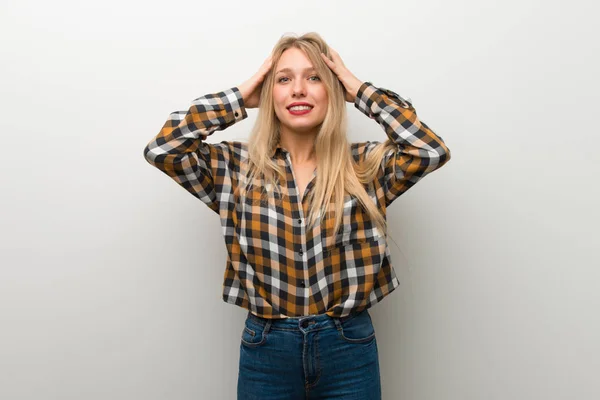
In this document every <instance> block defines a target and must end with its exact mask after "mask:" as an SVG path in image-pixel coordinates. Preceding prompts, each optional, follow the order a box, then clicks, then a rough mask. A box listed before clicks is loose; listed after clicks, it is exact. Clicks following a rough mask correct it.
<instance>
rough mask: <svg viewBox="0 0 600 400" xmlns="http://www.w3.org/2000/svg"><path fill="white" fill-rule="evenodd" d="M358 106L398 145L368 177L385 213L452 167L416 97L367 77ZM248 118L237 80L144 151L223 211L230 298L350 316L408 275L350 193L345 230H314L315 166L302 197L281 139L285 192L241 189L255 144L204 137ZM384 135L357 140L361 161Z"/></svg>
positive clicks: (278, 313)
mask: <svg viewBox="0 0 600 400" xmlns="http://www.w3.org/2000/svg"><path fill="white" fill-rule="evenodd" d="M354 105H355V107H356V108H357V109H358V110H360V111H361V112H362V113H364V114H365V115H366V116H368V117H370V118H372V119H374V120H375V121H377V123H378V124H379V125H380V126H381V127H382V128H383V130H384V131H385V133H386V135H387V136H388V137H389V138H390V139H391V140H392V141H393V142H394V143H396V144H397V148H396V149H394V150H393V151H389V152H388V153H387V154H386V155H385V157H384V158H383V160H382V162H381V165H380V168H379V171H378V173H377V176H376V177H375V179H374V180H373V182H372V183H370V184H368V185H367V187H368V188H369V190H368V191H367V193H368V194H369V195H370V197H371V199H372V200H373V202H374V203H375V204H376V205H377V207H378V209H379V210H380V211H381V212H382V213H383V214H384V215H385V212H386V208H387V207H388V206H389V205H390V204H391V203H392V202H393V201H394V200H395V199H396V198H398V196H400V195H401V194H403V193H404V192H406V191H407V190H408V189H410V188H411V187H412V186H413V185H414V184H415V183H417V182H418V181H419V180H420V179H422V178H423V177H424V176H425V175H427V174H428V173H430V172H432V171H435V170H436V169H438V168H440V167H441V166H442V165H444V164H445V163H446V162H447V161H448V160H449V159H450V151H449V149H448V147H446V145H445V143H444V141H443V140H442V138H441V137H440V136H438V135H436V134H435V133H434V132H433V131H432V130H431V129H430V128H429V127H428V126H427V125H426V124H425V123H424V122H423V121H420V120H419V119H418V118H417V114H416V111H415V109H414V107H413V105H412V103H411V101H410V99H404V98H402V97H401V96H399V95H398V94H396V93H394V92H392V91H391V90H387V89H383V88H377V87H375V86H373V85H372V84H371V83H370V82H365V83H363V84H362V85H361V87H360V88H359V90H358V95H357V97H356V100H355V103H354ZM246 117H247V113H246V110H245V108H244V102H243V98H242V96H241V94H240V92H239V90H238V88H237V87H233V88H231V89H228V90H225V91H223V92H219V93H214V94H207V95H205V96H202V97H199V98H197V99H196V100H194V101H193V102H192V105H191V107H190V108H189V109H188V110H187V111H178V112H173V113H171V115H170V116H169V118H168V119H167V121H166V123H165V124H164V126H163V127H162V129H161V131H160V132H159V133H158V135H157V136H156V137H155V138H153V139H152V140H151V141H150V142H149V143H148V144H147V146H146V147H145V149H144V157H145V159H146V160H147V161H148V162H149V163H150V164H151V165H153V166H155V167H156V168H158V169H159V170H161V171H163V172H164V173H165V174H167V175H168V176H170V177H171V178H172V179H173V180H175V182H177V183H178V184H179V185H181V186H182V187H183V188H185V189H186V190H187V191H189V192H190V193H191V194H192V195H194V196H195V197H197V198H198V199H200V200H201V201H202V202H204V203H205V204H206V205H207V206H208V207H210V209H211V210H213V211H214V212H215V213H218V214H219V216H220V220H221V226H222V234H223V236H224V238H225V243H226V247H227V263H226V268H225V274H224V282H223V300H224V301H225V302H227V303H231V304H236V305H238V306H240V307H243V308H245V309H247V310H249V311H250V312H252V313H253V314H255V315H257V316H260V317H264V318H286V317H298V316H306V315H315V314H323V313H326V314H328V315H329V316H331V317H345V316H347V315H349V314H351V313H354V312H359V311H362V310H363V309H366V308H369V307H371V306H372V305H374V304H376V303H378V302H379V301H381V300H382V299H383V298H384V297H385V296H387V295H388V294H389V293H391V292H392V291H393V290H394V289H395V288H396V287H398V285H399V282H398V279H397V277H396V275H395V272H394V269H393V267H392V265H391V263H390V252H389V248H388V244H387V240H386V235H385V233H381V232H379V231H378V230H377V228H376V226H375V223H374V222H372V221H371V219H370V218H369V216H368V214H367V213H366V211H365V210H364V209H363V208H362V206H361V205H360V203H359V202H358V201H357V198H355V197H354V196H349V195H346V198H345V200H344V212H343V216H342V226H341V228H340V231H338V233H337V234H336V235H332V234H331V232H333V219H332V218H324V222H323V223H322V224H320V223H317V224H316V225H315V227H314V228H310V229H309V228H308V227H307V225H306V222H307V220H306V217H307V215H308V207H309V204H308V200H307V198H308V196H306V194H307V193H309V191H311V190H313V189H314V184H315V177H316V170H315V172H314V174H313V179H312V180H311V181H310V182H309V183H308V186H307V187H306V190H305V193H304V195H302V194H301V193H299V191H298V188H297V185H296V182H295V179H294V175H293V170H292V163H291V158H290V154H289V153H288V152H287V151H286V149H285V148H283V147H281V146H278V147H277V148H276V149H275V150H274V151H273V152H272V153H271V154H270V156H271V157H272V158H273V159H274V160H275V162H276V163H278V164H279V165H281V166H283V167H284V168H285V171H286V182H285V184H284V185H283V187H282V188H281V189H282V190H281V195H277V194H273V193H272V191H271V194H270V195H269V196H270V197H269V198H268V201H266V200H264V199H263V200H262V201H260V199H259V197H258V196H259V194H258V191H252V190H251V191H249V192H248V193H247V194H246V195H243V196H241V195H238V194H237V193H234V192H235V189H236V187H237V185H238V182H240V183H242V182H244V181H243V179H244V177H245V176H246V174H247V172H248V171H247V163H245V162H244V161H247V158H248V147H247V144H246V143H243V142H237V141H230V142H227V141H222V142H220V143H214V144H209V143H207V142H206V141H205V139H206V138H207V137H208V136H210V135H212V134H213V133H214V132H215V131H218V130H223V129H225V128H227V127H229V126H231V125H233V124H235V123H237V122H239V121H242V120H243V119H245V118H246ZM377 143H378V142H375V141H366V142H361V143H352V144H351V145H350V146H351V152H352V156H353V157H354V159H355V160H356V162H358V163H360V162H361V161H363V160H364V159H365V156H366V155H367V154H368V153H369V151H371V150H372V149H373V148H374V147H375V145H376V144H377ZM394 166H395V169H394ZM319 222H320V221H319ZM321 225H322V226H321Z"/></svg>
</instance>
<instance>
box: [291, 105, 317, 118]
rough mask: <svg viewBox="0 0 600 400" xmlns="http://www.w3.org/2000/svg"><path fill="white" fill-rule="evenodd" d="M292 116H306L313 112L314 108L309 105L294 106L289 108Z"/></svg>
mask: <svg viewBox="0 0 600 400" xmlns="http://www.w3.org/2000/svg"><path fill="white" fill-rule="evenodd" d="M287 109H288V111H289V113H290V114H292V115H305V114H308V113H309V112H311V111H312V109H313V106H311V105H310V104H307V103H303V104H294V105H292V106H290V107H288V108H287Z"/></svg>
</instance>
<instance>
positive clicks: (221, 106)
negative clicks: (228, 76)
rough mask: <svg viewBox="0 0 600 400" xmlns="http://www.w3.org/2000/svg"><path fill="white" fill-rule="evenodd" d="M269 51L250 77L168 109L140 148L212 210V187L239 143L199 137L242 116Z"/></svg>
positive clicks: (255, 97)
mask: <svg viewBox="0 0 600 400" xmlns="http://www.w3.org/2000/svg"><path fill="white" fill-rule="evenodd" d="M271 63H272V57H271V56H269V57H268V58H267V59H266V60H265V61H264V63H263V65H262V66H261V67H260V69H259V70H258V72H256V73H255V74H254V75H253V76H252V77H251V78H250V79H248V80H247V81H246V82H244V83H243V84H241V85H239V87H237V86H236V87H233V88H231V89H227V90H225V91H222V92H218V93H214V94H207V95H204V96H202V97H199V98H197V99H196V100H194V101H193V102H192V105H191V106H190V108H189V109H188V110H187V111H176V112H173V113H171V115H170V116H169V119H167V121H166V122H165V124H164V125H163V127H162V129H161V130H160V132H159V133H158V135H157V136H156V137H155V138H154V139H152V140H151V141H150V142H149V143H148V144H147V145H146V147H145V148H144V157H145V158H146V160H147V161H148V162H149V163H150V164H152V165H153V166H155V167H156V168H158V169H159V170H161V171H163V172H164V173H165V174H167V175H168V176H170V177H171V178H172V179H173V180H175V181H176V182H177V183H178V184H179V185H181V186H182V187H183V188H185V189H186V190H187V191H188V192H190V193H191V194H193V195H194V196H196V197H197V198H199V199H200V200H202V201H203V202H204V203H205V204H206V205H207V206H209V207H210V208H211V209H212V210H213V211H215V212H217V213H218V210H219V202H218V199H219V196H218V190H219V188H222V187H223V184H224V183H225V182H224V181H225V180H226V178H227V175H228V174H231V173H232V171H231V168H230V167H229V166H231V165H235V164H236V163H237V162H238V161H239V160H238V159H237V158H239V154H240V149H239V148H236V146H239V144H235V143H227V142H221V143H218V144H209V143H206V142H205V140H206V138H207V137H208V136H210V135H212V134H213V133H214V132H215V131H218V130H224V129H226V128H228V127H229V126H231V125H233V124H235V123H236V122H239V121H241V120H243V119H244V118H246V117H247V116H248V115H247V113H246V108H254V107H257V106H258V104H259V101H260V89H261V85H262V82H263V80H264V77H265V75H266V74H267V72H268V71H269V70H270V68H271Z"/></svg>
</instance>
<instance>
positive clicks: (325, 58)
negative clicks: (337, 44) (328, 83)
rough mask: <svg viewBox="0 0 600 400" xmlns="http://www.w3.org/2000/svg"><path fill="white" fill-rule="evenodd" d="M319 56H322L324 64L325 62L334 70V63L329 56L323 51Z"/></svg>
mask: <svg viewBox="0 0 600 400" xmlns="http://www.w3.org/2000/svg"><path fill="white" fill-rule="evenodd" d="M321 58H323V61H325V64H327V66H328V67H329V68H330V69H331V70H332V71H333V72H335V68H336V65H335V63H334V62H333V61H331V60H330V59H329V57H327V56H326V55H325V54H324V53H321Z"/></svg>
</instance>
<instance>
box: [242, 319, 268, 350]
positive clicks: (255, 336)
mask: <svg viewBox="0 0 600 400" xmlns="http://www.w3.org/2000/svg"><path fill="white" fill-rule="evenodd" d="M267 336H268V334H267V333H265V326H264V325H261V324H259V323H257V322H255V321H254V320H252V319H250V317H248V318H246V321H245V322H244V329H243V330H242V337H241V340H242V344H243V345H244V346H248V347H258V346H261V345H263V344H264V343H265V342H266V341H267Z"/></svg>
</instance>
